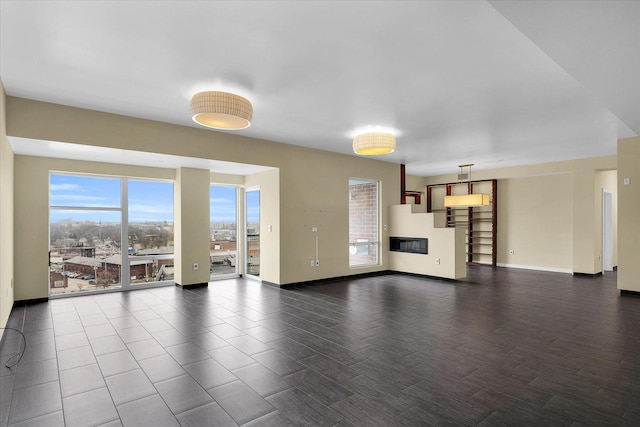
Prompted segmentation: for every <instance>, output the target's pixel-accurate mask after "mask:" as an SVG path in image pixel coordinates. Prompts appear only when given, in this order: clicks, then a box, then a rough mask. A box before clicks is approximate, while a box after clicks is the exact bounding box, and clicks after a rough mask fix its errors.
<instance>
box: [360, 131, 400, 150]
mask: <svg viewBox="0 0 640 427" xmlns="http://www.w3.org/2000/svg"><path fill="white" fill-rule="evenodd" d="M395 149H396V137H395V136H393V135H392V134H390V133H383V132H372V133H364V134H362V135H358V136H356V137H355V138H353V152H354V153H356V154H360V155H363V156H379V155H381V154H389V153H393V152H394V151H395Z"/></svg>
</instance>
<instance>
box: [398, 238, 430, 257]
mask: <svg viewBox="0 0 640 427" xmlns="http://www.w3.org/2000/svg"><path fill="white" fill-rule="evenodd" d="M389 250H391V251H394V252H409V253H412V254H428V253H429V239H427V238H424V237H389Z"/></svg>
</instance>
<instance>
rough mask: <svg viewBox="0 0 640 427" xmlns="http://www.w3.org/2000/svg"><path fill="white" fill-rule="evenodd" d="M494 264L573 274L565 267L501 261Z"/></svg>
mask: <svg viewBox="0 0 640 427" xmlns="http://www.w3.org/2000/svg"><path fill="white" fill-rule="evenodd" d="M496 265H497V266H498V267H507V268H520V269H522V270H537V271H550V272H552V273H566V274H573V270H570V269H567V268H552V267H538V266H535V265H519V264H502V263H497V264H496Z"/></svg>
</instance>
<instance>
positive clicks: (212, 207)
mask: <svg viewBox="0 0 640 427" xmlns="http://www.w3.org/2000/svg"><path fill="white" fill-rule="evenodd" d="M209 249H210V260H211V262H210V267H209V273H210V276H211V279H215V278H216V277H221V276H225V275H230V274H236V273H237V271H238V264H237V261H238V207H237V188H236V187H232V186H225V185H212V186H211V187H210V190H209Z"/></svg>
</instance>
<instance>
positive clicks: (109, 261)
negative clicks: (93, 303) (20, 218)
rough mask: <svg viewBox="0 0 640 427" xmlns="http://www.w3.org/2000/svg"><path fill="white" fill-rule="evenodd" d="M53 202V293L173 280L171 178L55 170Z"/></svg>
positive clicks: (51, 227) (52, 179)
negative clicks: (123, 193)
mask: <svg viewBox="0 0 640 427" xmlns="http://www.w3.org/2000/svg"><path fill="white" fill-rule="evenodd" d="M123 186H126V189H127V194H128V197H127V198H126V200H124V201H122V197H121V195H122V188H123ZM49 205H50V208H49V223H50V224H49V227H50V240H49V241H50V245H49V286H50V293H51V294H52V295H55V294H61V293H74V292H87V291H95V290H99V289H113V288H121V287H122V286H123V280H122V279H123V272H124V273H125V274H127V276H128V279H127V280H124V284H125V286H128V285H129V284H131V285H133V286H135V285H140V284H148V283H153V282H162V281H168V280H173V262H174V261H173V245H174V242H173V183H172V182H166V181H148V180H132V179H120V178H107V177H93V176H81V175H64V174H53V173H52V174H51V175H50V182H49ZM123 212H126V213H127V216H128V222H127V224H126V227H125V229H124V230H123V225H122V217H123ZM123 231H124V232H125V233H124V234H125V235H126V241H127V243H126V246H123V244H122V240H123V239H122V236H123ZM123 250H124V252H125V253H126V254H127V256H126V257H125V263H124V265H123V261H122V253H123Z"/></svg>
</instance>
